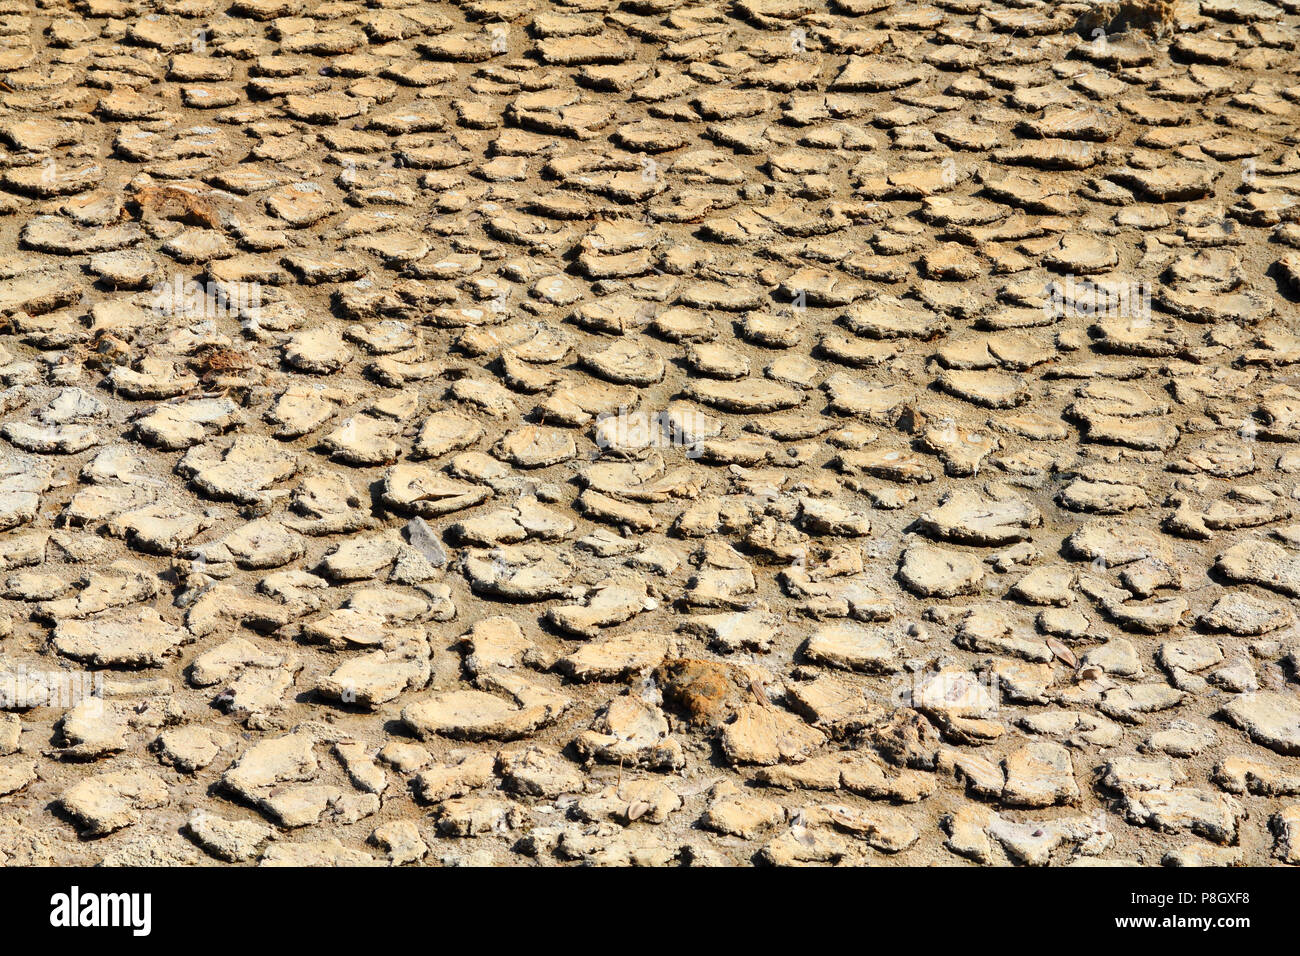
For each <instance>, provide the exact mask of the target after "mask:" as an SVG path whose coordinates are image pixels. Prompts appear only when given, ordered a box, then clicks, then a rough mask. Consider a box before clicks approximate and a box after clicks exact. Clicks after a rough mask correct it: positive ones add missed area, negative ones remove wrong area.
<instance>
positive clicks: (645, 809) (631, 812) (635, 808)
mask: <svg viewBox="0 0 1300 956" xmlns="http://www.w3.org/2000/svg"><path fill="white" fill-rule="evenodd" d="M650 809H651V808H650V804H648V803H646V802H645V801H644V800H636V801H634V802H632V803H630V804H629V805H628V808H627V819H628V822H629V823H631V822H632V821H633V820H640V819H641V818H642V817H643V816H645V815H646V814H647V813H649V812H650Z"/></svg>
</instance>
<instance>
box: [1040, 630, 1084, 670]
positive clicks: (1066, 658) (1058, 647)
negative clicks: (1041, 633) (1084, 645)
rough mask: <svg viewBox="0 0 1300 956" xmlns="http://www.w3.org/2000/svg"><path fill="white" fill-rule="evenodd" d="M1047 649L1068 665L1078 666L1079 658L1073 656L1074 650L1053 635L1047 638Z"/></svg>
mask: <svg viewBox="0 0 1300 956" xmlns="http://www.w3.org/2000/svg"><path fill="white" fill-rule="evenodd" d="M1047 649H1048V650H1049V651H1051V652H1052V653H1053V654H1055V655H1056V659H1057V660H1059V661H1060V662H1061V663H1062V664H1065V665H1067V666H1068V667H1078V666H1079V659H1078V658H1077V657H1075V656H1074V651H1072V650H1070V649H1069V648H1068V647H1066V646H1065V645H1064V644H1062V643H1061V642H1060V641H1058V640H1057V639H1056V638H1054V637H1049V638H1048V639H1047Z"/></svg>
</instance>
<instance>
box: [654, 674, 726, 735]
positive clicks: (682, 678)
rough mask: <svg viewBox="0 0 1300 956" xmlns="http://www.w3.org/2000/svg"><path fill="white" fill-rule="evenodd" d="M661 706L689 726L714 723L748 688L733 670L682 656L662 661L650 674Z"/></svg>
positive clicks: (723, 715) (724, 714)
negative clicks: (661, 697)
mask: <svg viewBox="0 0 1300 956" xmlns="http://www.w3.org/2000/svg"><path fill="white" fill-rule="evenodd" d="M654 679H655V683H657V684H658V685H659V689H660V690H661V691H662V692H663V695H664V703H666V704H668V705H670V706H672V707H674V708H676V709H677V710H680V711H681V712H683V713H684V714H685V715H686V716H687V718H688V719H689V720H690V722H691V723H692V724H710V723H716V722H717V721H718V720H720V719H721V718H723V717H725V716H726V715H727V714H728V713H729V712H730V707H731V704H732V703H734V702H735V701H736V700H738V699H739V695H740V694H741V693H743V692H744V691H745V690H746V689H747V688H748V687H749V681H748V680H747V679H746V678H745V676H744V675H743V674H741V673H740V672H739V670H738V669H737V668H734V667H732V666H730V665H728V664H718V663H715V662H714V661H703V660H698V659H696V658H689V657H683V658H678V659H676V660H670V661H664V662H663V663H662V664H660V665H659V666H658V667H657V668H655V672H654Z"/></svg>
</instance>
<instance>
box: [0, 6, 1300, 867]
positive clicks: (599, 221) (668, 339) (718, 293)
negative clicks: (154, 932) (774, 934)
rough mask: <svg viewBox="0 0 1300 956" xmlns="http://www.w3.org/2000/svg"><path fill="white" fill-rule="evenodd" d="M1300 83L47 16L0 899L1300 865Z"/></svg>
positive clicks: (649, 31) (1206, 12)
mask: <svg viewBox="0 0 1300 956" xmlns="http://www.w3.org/2000/svg"><path fill="white" fill-rule="evenodd" d="M1094 6H1101V7H1104V8H1105V9H1103V10H1101V11H1100V12H1098V11H1096V10H1092V8H1093V7H1094ZM1090 10H1091V11H1092V12H1091V13H1090V14H1089V15H1088V16H1084V17H1083V19H1081V16H1082V15H1084V14H1085V13H1088V12H1089V11H1090ZM1298 23H1300V3H1297V2H1295V0H1269V2H1264V0H1238V2H1223V0H1204V2H1201V3H1199V4H1198V3H1195V2H1191V3H1183V4H1105V5H1092V4H1084V3H1076V4H1057V3H1033V2H1022V0H1016V2H1006V3H986V2H971V0H951V2H937V3H935V4H933V5H931V4H921V3H904V2H894V3H890V2H888V0H836V2H832V3H829V5H828V3H826V2H817V3H800V2H797V0H743V2H738V3H735V4H727V3H721V4H692V3H683V2H677V0H645V2H640V0H630V2H627V3H622V4H620V3H618V2H616V0H575V2H573V3H545V2H530V3H522V2H495V0H487V2H478V3H462V4H453V3H441V2H439V3H421V2H403V0H372V2H370V3H365V4H363V3H350V2H334V3H314V2H303V0H241V2H239V3H237V4H235V5H234V6H233V7H229V6H227V5H225V4H218V3H215V2H207V0H193V2H191V0H185V2H175V3H163V2H135V3H132V2H117V0H91V2H78V3H40V4H36V5H33V4H29V3H26V2H19V3H10V4H8V5H6V6H5V7H4V13H3V17H0V28H2V29H0V81H3V82H2V83H0V146H3V149H4V151H3V163H2V164H0V165H2V168H0V210H2V211H3V213H4V215H3V217H2V218H0V242H2V243H3V245H4V253H3V255H0V310H3V314H4V317H5V324H4V328H3V334H2V336H0V384H3V386H4V387H5V389H6V390H5V391H3V392H0V412H2V413H3V414H2V419H3V429H0V436H2V439H3V440H0V465H2V466H3V474H2V475H0V514H3V521H0V526H3V528H4V530H3V531H0V572H2V573H0V587H2V591H0V635H2V636H0V680H7V683H0V694H6V693H7V694H8V697H7V698H6V700H5V702H4V703H5V708H6V709H5V710H3V711H0V792H3V793H4V794H5V795H3V796H0V861H3V862H5V863H7V864H9V865H25V864H32V863H52V864H95V863H100V862H105V863H108V864H111V865H139V864H143V865H150V864H169V863H183V864H192V865H231V864H232V863H235V864H237V865H253V864H257V863H262V864H271V863H283V862H289V863H293V862H302V863H310V864H322V863H340V864H345V865H352V864H357V863H365V862H374V863H379V864H386V863H395V864H406V863H420V864H424V865H439V864H451V865H464V864H470V865H483V864H491V865H538V864H542V865H558V864H570V863H581V862H586V863H593V864H608V865H626V864H649V865H738V864H749V863H810V864H839V865H872V866H876V865H880V866H890V865H968V864H970V863H972V862H974V863H979V864H984V865H1006V864H1008V863H1013V864H1023V863H1032V864H1052V865H1071V864H1097V863H1102V864H1139V865H1151V866H1154V865H1160V864H1162V863H1164V864H1167V865H1169V864H1183V865H1197V864H1224V865H1238V864H1250V865H1267V864H1271V863H1277V862H1279V861H1285V862H1289V863H1296V862H1300V835H1298V834H1297V828H1298V827H1300V809H1297V806H1298V804H1300V759H1297V758H1298V756H1300V686H1298V684H1297V680H1296V678H1297V673H1296V665H1297V662H1298V657H1297V647H1298V646H1300V645H1297V641H1296V636H1295V631H1294V615H1293V612H1292V603H1293V602H1292V600H1291V598H1292V597H1293V596H1295V595H1297V594H1300V553H1298V552H1297V550H1296V549H1297V548H1298V547H1300V525H1295V524H1292V520H1293V511H1294V509H1295V505H1294V502H1295V501H1296V498H1297V493H1296V490H1297V481H1296V478H1295V473H1296V472H1297V471H1298V470H1300V457H1298V456H1297V453H1296V451H1295V449H1296V447H1297V446H1296V444H1295V443H1296V442H1297V441H1300V389H1298V388H1297V382H1296V373H1295V371H1294V366H1295V363H1297V362H1300V339H1297V338H1296V333H1295V316H1296V307H1295V299H1296V295H1297V292H1296V289H1297V288H1300V259H1298V258H1297V256H1298V255H1300V253H1297V252H1296V251H1295V250H1296V248H1297V247H1300V228H1297V226H1296V224H1295V220H1296V218H1297V213H1296V207H1295V205H1294V203H1293V201H1292V199H1293V197H1294V196H1295V195H1297V194H1298V193H1300V151H1298V150H1297V148H1296V136H1297V126H1296V111H1297V109H1300V105H1298V104H1300V80H1297V75H1296V74H1297V71H1298V70H1300V58H1297V55H1296V52H1295V46H1296V42H1297V40H1298V39H1300V31H1298V30H1297V24H1298ZM1108 29H1109V30H1110V31H1111V32H1110V33H1109V34H1107V32H1106V31H1107V30H1108ZM205 105H210V106H211V108H199V107H200V106H205ZM301 184H309V185H308V186H306V187H305V188H304V187H303V186H302V185H301ZM178 280H179V282H180V283H181V284H182V286H183V284H184V283H185V282H188V281H190V280H198V281H200V282H205V283H207V284H208V288H209V289H212V290H216V291H218V292H220V293H222V294H224V295H226V296H228V298H237V297H238V296H240V295H242V294H248V293H250V292H252V293H255V294H256V295H257V296H260V309H259V308H258V305H257V304H256V303H254V304H252V305H249V306H248V307H247V308H245V309H244V311H243V314H237V311H238V310H236V309H231V308H224V307H222V306H221V304H220V303H217V305H216V307H214V304H213V303H212V302H211V301H209V302H207V303H206V305H205V306H204V308H203V310H201V312H200V313H199V314H192V315H189V316H184V315H176V314H169V313H168V311H167V310H166V309H165V308H160V307H159V294H158V288H159V287H160V284H163V285H164V286H165V285H167V284H171V283H175V282H177V281H178ZM1052 283H1056V284H1057V287H1058V288H1060V289H1062V290H1063V296H1064V298H1061V297H1057V298H1056V299H1053V297H1052V293H1051V288H1052V285H1051V284H1052ZM1088 283H1097V285H1098V286H1099V287H1104V288H1113V289H1115V290H1116V291H1117V296H1118V295H1122V296H1123V300H1122V302H1120V300H1119V298H1118V297H1117V299H1116V301H1117V303H1119V304H1118V305H1117V307H1116V308H1115V309H1113V310H1111V311H1110V312H1106V311H1105V310H1102V311H1101V312H1094V311H1092V310H1090V305H1089V301H1088V295H1089V290H1090V288H1092V287H1090V286H1089V285H1088ZM1146 294H1149V295H1150V297H1151V300H1150V307H1149V309H1148V308H1147V307H1146V302H1145V299H1144V295H1146ZM286 305H287V306H289V307H288V308H285V307H284V306H286ZM295 390H296V391H295ZM286 392H288V393H289V398H288V399H286V398H285V394H286ZM312 395H317V396H322V398H321V399H317V402H318V414H315V415H314V417H313V415H312V414H308V413H307V412H306V411H304V410H303V408H302V407H301V403H302V402H307V401H309V400H310V398H311V396H312ZM294 396H298V399H297V401H298V402H299V403H300V405H299V407H298V408H297V409H292V411H294V414H297V415H300V416H302V418H301V425H300V427H296V428H290V427H287V426H285V425H284V420H285V419H286V418H288V417H290V416H289V415H288V411H290V410H291V409H290V406H292V405H293V404H294V400H295V399H294ZM196 401H203V402H207V403H208V404H207V405H202V406H200V405H195V404H193V403H194V402H196ZM202 409H208V410H210V411H211V414H210V415H208V416H207V417H206V418H203V419H202V421H199V422H198V424H195V421H194V420H190V421H183V420H182V418H183V416H184V415H186V414H187V413H188V412H190V411H195V412H197V411H199V410H202ZM603 416H612V417H610V418H608V419H606V420H603V421H599V420H598V417H603ZM198 417H199V418H201V417H202V416H198ZM297 420H298V419H295V421H297ZM349 422H350V424H349ZM439 436H447V439H446V441H444V442H441V444H439ZM92 462H93V463H95V464H94V465H93V466H92V465H91V463H92ZM941 505H942V506H943V507H940V506H941ZM313 507H316V508H317V510H316V512H313V511H312V508H313ZM151 509H153V510H151ZM422 512H423V514H424V517H425V520H426V521H427V529H425V528H421V527H418V526H414V525H415V523H414V522H413V520H412V519H413V518H415V517H416V515H417V514H420V513H422ZM253 522H257V524H256V525H252V529H251V530H252V531H253V532H256V534H254V537H253V541H252V543H251V544H247V542H246V545H247V547H248V548H249V549H250V550H251V551H252V559H251V560H249V559H246V558H245V559H243V560H239V559H238V558H239V557H240V556H239V555H235V554H232V553H231V551H229V550H227V549H226V547H225V545H223V544H219V543H218V542H221V541H222V539H226V538H227V536H229V535H233V534H235V533H237V532H243V531H244V530H245V529H249V526H250V525H251V524H252V523H253ZM426 532H429V533H426ZM525 538H526V539H527V540H524V539H525ZM435 542H436V543H435ZM367 543H368V544H370V545H371V546H372V548H371V551H372V552H373V553H367V554H362V555H358V554H355V553H351V552H349V551H348V550H347V548H348V547H351V546H360V545H362V544H367ZM340 546H343V548H344V550H343V551H342V552H340V553H339V554H332V552H334V551H335V549H337V548H339V547H340ZM439 550H441V551H442V552H443V553H444V554H445V557H446V561H445V564H444V563H443V562H441V561H439V560H437V559H436V558H437V552H438V551H439ZM430 555H431V556H434V558H435V560H433V562H432V563H430V562H429V561H428V560H427V559H426V558H427V556H430ZM117 562H127V563H128V566H127V567H126V568H123V567H122V566H120V565H118V564H117ZM250 565H253V566H250ZM521 568H522V569H523V573H516V572H517V570H518V569H521ZM114 575H116V577H114ZM105 576H107V577H105ZM471 580H474V581H476V583H477V585H478V587H477V589H472V588H471ZM105 595H106V599H105V600H102V601H99V597H102V596H105ZM1234 600H1240V601H1243V602H1244V603H1238V604H1234V603H1233V601H1234ZM96 601H98V602H99V603H96ZM349 602H351V604H349ZM588 602H591V604H592V606H591V607H584V606H583V605H586V604H587V603H588ZM1216 602H1218V603H1216ZM345 606H350V607H351V608H353V609H354V610H353V611H350V612H348V613H345V614H341V615H340V614H338V613H337V612H338V611H339V609H341V608H344V607H345ZM1212 608H1215V611H1214V612H1213V613H1212V612H1211V609H1212ZM723 614H734V615H736V616H735V617H734V618H733V619H731V620H730V621H723V622H722V623H719V619H718V617H717V616H718V615H723ZM709 615H713V616H714V617H713V618H708V617H707V616H709ZM507 622H514V624H515V625H517V630H513V629H511V628H510V627H509V625H508V623H507ZM471 628H474V629H475V630H474V632H473V634H471V635H470V640H469V641H466V640H465V636H466V635H467V634H469V633H470V632H471ZM1053 635H1055V636H1053ZM231 642H235V643H234V644H232V643H231ZM601 642H605V643H607V644H608V646H604V644H602V643H601ZM218 649H222V650H221V651H218ZM231 651H238V653H232V654H231V656H232V657H234V658H236V659H237V663H234V664H229V665H228V666H225V667H215V668H214V661H215V660H216V658H217V657H218V656H219V655H220V654H221V653H224V652H231ZM214 652H217V653H216V654H214ZM381 653H382V655H383V656H374V657H367V655H379V654H381ZM196 662H198V665H197V666H195V665H196ZM341 667H342V668H345V670H343V671H339V668H341ZM52 675H53V676H52ZM58 675H62V676H63V678H65V679H66V680H68V681H73V680H81V679H83V678H85V677H87V676H89V679H90V680H91V681H92V684H93V682H94V681H95V680H96V679H102V681H101V682H100V683H99V684H97V685H94V686H98V687H100V688H101V689H102V690H104V691H105V692H106V695H107V696H106V699H105V700H102V701H99V700H98V699H96V700H92V701H91V702H89V703H88V704H82V705H81V706H80V707H78V708H75V709H70V708H69V707H68V706H67V703H68V702H67V701H63V702H60V701H57V700H56V701H54V702H53V705H51V702H50V701H48V700H37V701H35V702H34V705H33V701H32V700H30V699H26V700H24V699H15V697H21V693H20V691H21V689H22V688H24V687H25V688H26V689H27V691H28V692H30V691H31V689H32V686H33V683H34V682H39V681H56V682H57V680H58V679H59V677H58ZM6 688H8V690H6ZM448 695H454V696H448ZM340 698H341V699H340ZM372 698H377V700H373V701H372ZM6 721H7V722H6ZM611 724H612V725H613V726H614V729H615V730H616V731H619V732H620V733H621V736H620V734H615V735H613V736H605V737H603V738H602V737H600V733H602V732H603V731H605V730H607V729H609V727H610V725H611ZM637 734H641V735H642V736H636V735H637ZM467 737H468V738H469V739H465V738H467ZM530 748H531V749H533V750H534V751H535V752H534V753H531V754H525V752H526V751H529V750H530ZM381 751H382V753H381ZM399 751H400V756H401V758H402V759H401V760H397V761H396V764H395V763H394V760H396V755H397V754H398V752H399ZM377 755H378V756H379V760H378V762H377V763H376V762H375V758H376V756H377ZM404 761H405V762H404ZM461 761H463V762H461ZM345 764H347V765H348V767H349V768H350V770H351V772H349V769H348V768H345ZM232 767H233V770H232ZM421 774H424V776H421ZM774 783H775V784H785V785H784V786H774V785H772V784H774ZM1243 791H1244V792H1243ZM214 834H215V835H214Z"/></svg>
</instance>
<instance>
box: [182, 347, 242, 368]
mask: <svg viewBox="0 0 1300 956" xmlns="http://www.w3.org/2000/svg"><path fill="white" fill-rule="evenodd" d="M191 364H192V365H193V366H194V370H195V371H196V372H198V373H200V374H201V375H209V374H212V373H214V372H245V371H247V370H248V369H250V368H252V367H253V360H252V359H251V358H250V357H249V355H248V353H247V352H241V351H237V350H236V349H232V348H226V347H225V346H222V345H208V346H204V347H203V348H201V349H200V350H199V351H198V353H197V354H196V355H195V357H194V361H193V362H192V363H191Z"/></svg>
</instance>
